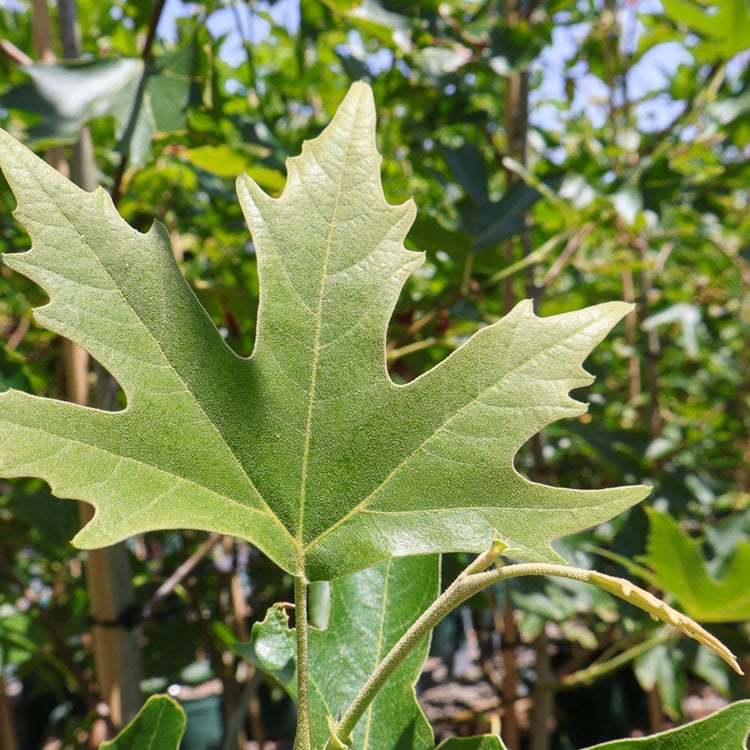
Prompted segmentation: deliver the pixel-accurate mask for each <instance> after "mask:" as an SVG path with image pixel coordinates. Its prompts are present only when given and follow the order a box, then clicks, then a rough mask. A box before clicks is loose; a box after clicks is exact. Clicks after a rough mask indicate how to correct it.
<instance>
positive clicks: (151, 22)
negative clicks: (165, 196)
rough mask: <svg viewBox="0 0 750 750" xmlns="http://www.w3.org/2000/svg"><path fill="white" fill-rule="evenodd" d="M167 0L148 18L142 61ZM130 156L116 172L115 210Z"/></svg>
mask: <svg viewBox="0 0 750 750" xmlns="http://www.w3.org/2000/svg"><path fill="white" fill-rule="evenodd" d="M165 3H166V0H158V1H157V2H156V3H154V7H153V8H152V9H151V15H150V16H149V18H148V31H147V32H146V40H145V42H144V43H143V49H142V50H141V59H142V60H143V61H144V62H147V61H148V60H149V58H150V57H151V48H152V47H153V44H154V40H155V39H156V28H157V26H158V25H159V20H160V19H161V14H162V11H163V10H164V4H165ZM128 159H129V156H128V154H127V153H125V154H123V155H122V156H121V157H120V163H119V164H118V165H117V169H116V170H115V174H114V179H113V181H112V189H111V190H110V195H111V197H112V203H113V204H114V205H115V208H116V207H117V206H118V205H119V203H120V200H121V199H122V183H123V180H124V178H125V170H126V169H127V166H128Z"/></svg>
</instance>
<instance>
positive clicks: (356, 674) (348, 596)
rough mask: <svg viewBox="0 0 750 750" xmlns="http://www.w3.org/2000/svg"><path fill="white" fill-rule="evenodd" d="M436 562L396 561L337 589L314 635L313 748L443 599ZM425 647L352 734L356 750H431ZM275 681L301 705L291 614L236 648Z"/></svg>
mask: <svg viewBox="0 0 750 750" xmlns="http://www.w3.org/2000/svg"><path fill="white" fill-rule="evenodd" d="M438 588H439V562H438V557H437V556H436V555H423V556H417V557H405V558H396V559H393V560H386V561H384V562H380V563H378V564H376V565H374V566H372V567H370V568H367V569H366V570H362V571H359V572H358V573H353V574H351V575H348V576H345V577H343V578H339V579H337V580H336V581H333V582H332V583H331V610H330V615H329V619H328V626H327V627H326V629H325V630H316V629H310V631H309V645H308V648H309V673H308V674H309V677H308V681H309V690H310V701H311V722H312V743H313V747H323V745H324V744H325V742H326V740H327V739H328V735H329V733H330V726H329V720H330V721H336V720H337V719H338V717H339V714H340V713H343V712H344V711H345V710H346V708H347V707H348V706H349V704H350V703H351V702H352V700H353V699H354V697H355V696H356V695H357V693H358V692H359V690H360V689H361V688H362V686H363V685H364V684H365V682H366V680H367V678H368V677H369V676H370V674H371V673H372V672H373V671H374V670H375V667H377V665H378V664H379V663H380V662H381V661H382V659H383V657H384V656H385V655H386V654H387V653H388V651H390V649H391V647H392V646H394V645H395V643H396V642H397V641H398V639H399V638H400V637H401V636H402V635H403V634H404V633H405V632H406V630H407V629H408V628H409V627H410V626H411V624H412V623H413V622H414V621H415V620H416V619H417V618H418V617H419V616H420V615H421V614H422V612H424V610H425V609H427V607H428V606H429V605H430V604H432V602H433V601H434V599H435V597H436V596H437V595H438V593H439V591H438ZM428 646H429V643H428V640H427V639H425V640H424V641H423V642H422V643H421V644H420V645H419V646H418V647H417V648H415V649H414V651H412V652H411V653H410V654H409V656H408V657H407V658H406V659H405V660H404V661H403V662H402V663H401V665H400V666H399V667H398V669H397V670H396V672H394V674H393V675H392V676H391V677H390V679H389V680H388V682H387V683H386V684H385V686H384V687H383V689H382V690H381V691H380V692H379V693H378V695H377V697H376V698H375V700H374V701H373V702H372V703H371V704H370V707H369V708H368V710H367V712H366V713H365V715H364V716H363V717H362V719H361V720H360V722H359V724H357V727H356V729H355V731H354V736H353V744H352V747H353V748H355V750H396V749H397V748H398V750H432V748H433V747H434V741H433V735H432V729H431V728H430V725H429V723H428V722H427V719H426V718H425V716H424V714H423V713H422V709H421V708H420V707H419V704H418V703H417V699H416V695H415V693H414V683H415V682H416V681H417V678H418V677H419V673H420V672H421V669H422V664H423V663H424V660H425V658H426V657H427V650H428ZM235 650H237V651H238V653H240V654H241V655H242V656H244V657H245V658H246V659H248V661H250V662H252V663H253V664H255V665H256V666H258V667H260V668H261V669H262V670H263V671H265V672H267V673H268V674H270V675H271V676H272V677H274V678H275V679H276V680H277V681H278V682H279V683H280V684H281V685H282V686H283V687H284V689H285V690H286V691H287V693H288V694H289V695H290V696H291V697H292V698H293V699H295V700H296V696H297V682H296V660H297V642H296V635H295V633H294V630H293V629H292V628H290V627H289V624H288V620H287V616H286V612H285V611H284V609H283V608H282V607H280V606H275V607H272V608H271V609H270V610H269V611H268V614H267V615H266V618H265V620H264V621H263V622H262V623H256V624H255V625H253V631H252V639H251V641H250V642H249V643H247V644H242V645H239V646H236V647H235Z"/></svg>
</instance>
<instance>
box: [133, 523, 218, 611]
mask: <svg viewBox="0 0 750 750" xmlns="http://www.w3.org/2000/svg"><path fill="white" fill-rule="evenodd" d="M219 539H221V534H216V533H214V534H211V535H210V536H209V537H208V539H206V541H205V542H203V544H201V546H200V547H198V549H197V550H196V551H195V552H193V554H192V555H190V557H188V558H187V560H185V562H183V563H182V564H181V565H180V566H179V567H178V568H177V569H176V570H175V572H174V573H172V575H171V576H169V578H167V580H166V581H164V583H162V585H161V586H159V588H158V589H156V592H155V593H154V595H153V596H152V597H151V599H149V601H148V602H147V603H146V604H145V605H144V607H143V617H144V618H145V617H151V615H152V614H153V613H154V611H155V610H156V608H157V607H158V606H159V604H161V602H162V601H164V599H166V598H167V597H168V596H169V595H170V594H171V593H172V592H173V591H174V590H175V588H176V587H177V585H178V584H179V583H180V582H182V581H183V580H185V578H187V576H188V575H190V573H191V571H192V570H193V569H194V568H195V566H196V565H197V564H198V563H199V562H200V561H201V560H202V559H203V558H204V557H205V556H206V555H207V554H208V553H209V552H210V551H211V550H212V549H213V548H214V546H215V545H216V543H217V542H218V541H219Z"/></svg>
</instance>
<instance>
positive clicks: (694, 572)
mask: <svg viewBox="0 0 750 750" xmlns="http://www.w3.org/2000/svg"><path fill="white" fill-rule="evenodd" d="M648 517H649V524H650V526H649V533H648V546H647V548H646V552H647V554H646V557H645V562H646V563H648V565H650V566H651V567H652V568H653V571H654V583H656V585H657V586H659V587H661V588H662V589H664V590H665V591H669V593H670V594H674V596H675V597H676V598H677V601H678V602H679V603H680V606H681V607H682V608H683V609H684V610H685V612H686V614H688V615H690V617H692V618H693V619H695V620H698V621H699V622H741V621H743V620H748V619H750V586H748V571H750V542H748V541H747V540H742V541H741V542H739V544H738V545H737V548H736V549H735V550H734V552H733V554H732V556H731V558H730V560H729V562H728V564H727V565H726V568H725V570H724V571H723V575H722V577H721V578H720V579H718V580H717V579H716V578H714V577H713V576H712V575H711V574H710V573H709V571H708V566H707V564H706V559H705V557H704V556H703V553H702V551H701V547H702V545H703V542H702V540H701V539H693V538H692V537H690V535H689V534H688V533H687V532H686V531H683V529H681V528H680V525H679V524H678V523H677V521H675V520H674V519H673V518H671V517H670V516H668V515H667V514H666V513H657V512H655V511H650V512H649V515H648Z"/></svg>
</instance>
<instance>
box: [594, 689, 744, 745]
mask: <svg viewBox="0 0 750 750" xmlns="http://www.w3.org/2000/svg"><path fill="white" fill-rule="evenodd" d="M748 733H750V701H738V702H737V703H732V704H731V705H729V706H727V707H726V708H722V709H721V711H717V712H716V713H715V714H712V715H711V716H707V717H706V718H705V719H701V720H700V721H693V722H691V723H690V724H685V725H684V726H682V727H677V729H670V730H669V731H667V732H660V733H659V734H655V735H652V736H651V737H640V738H638V739H635V740H616V741H615V742H605V743H604V744H603V745H595V746H594V747H590V748H587V750H745V749H746V748H747V743H746V740H747V737H748Z"/></svg>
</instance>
